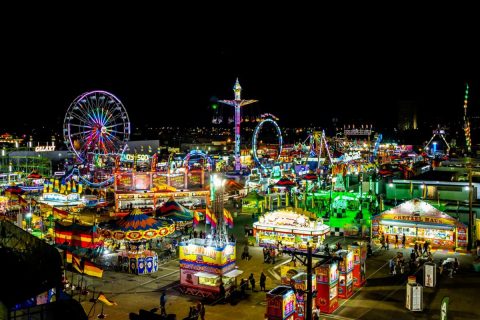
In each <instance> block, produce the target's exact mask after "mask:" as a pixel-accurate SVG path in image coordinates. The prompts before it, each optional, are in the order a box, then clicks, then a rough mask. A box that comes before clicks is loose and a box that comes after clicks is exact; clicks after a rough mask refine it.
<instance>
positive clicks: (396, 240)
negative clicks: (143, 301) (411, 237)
mask: <svg viewBox="0 0 480 320" xmlns="http://www.w3.org/2000/svg"><path fill="white" fill-rule="evenodd" d="M397 248H398V234H396V235H395V249H397Z"/></svg>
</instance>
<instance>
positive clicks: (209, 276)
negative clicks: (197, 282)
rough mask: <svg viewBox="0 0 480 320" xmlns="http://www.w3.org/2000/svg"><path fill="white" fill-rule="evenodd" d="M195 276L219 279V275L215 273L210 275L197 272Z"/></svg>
mask: <svg viewBox="0 0 480 320" xmlns="http://www.w3.org/2000/svg"><path fill="white" fill-rule="evenodd" d="M194 276H196V277H201V278H211V279H214V278H218V275H216V274H213V273H208V272H197V273H195V274H194Z"/></svg>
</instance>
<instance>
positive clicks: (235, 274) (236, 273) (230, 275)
mask: <svg viewBox="0 0 480 320" xmlns="http://www.w3.org/2000/svg"><path fill="white" fill-rule="evenodd" d="M242 273H243V270H238V269H233V270H232V271H229V272H227V273H225V274H224V275H223V276H224V277H227V278H235V277H238V276H239V275H241V274H242Z"/></svg>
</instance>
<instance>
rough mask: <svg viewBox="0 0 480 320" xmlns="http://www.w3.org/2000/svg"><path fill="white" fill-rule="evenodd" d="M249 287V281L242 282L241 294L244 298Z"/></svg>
mask: <svg viewBox="0 0 480 320" xmlns="http://www.w3.org/2000/svg"><path fill="white" fill-rule="evenodd" d="M247 286H248V281H247V280H245V279H242V280H240V294H241V296H242V298H243V297H245V290H246V289H247Z"/></svg>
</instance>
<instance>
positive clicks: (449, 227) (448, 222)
mask: <svg viewBox="0 0 480 320" xmlns="http://www.w3.org/2000/svg"><path fill="white" fill-rule="evenodd" d="M467 234H468V232H467V226H465V225H464V224H463V223H461V222H460V221H458V220H456V219H454V218H452V217H450V216H449V215H447V214H446V213H444V212H442V211H440V210H437V209H436V208H435V207H433V206H432V205H430V204H429V203H427V202H425V201H422V200H419V199H413V200H409V201H406V202H404V203H402V204H400V205H398V206H396V207H394V208H392V209H390V210H387V211H384V212H383V213H381V214H379V215H377V216H375V217H373V219H372V236H373V237H374V238H377V239H378V238H380V237H381V236H382V235H384V236H385V238H386V237H387V236H388V241H389V242H390V243H394V242H395V235H398V238H399V240H398V242H399V243H401V239H402V237H403V235H405V237H406V241H405V243H406V245H407V246H408V245H413V244H414V243H420V244H422V243H424V242H426V241H428V242H429V244H430V245H431V246H432V248H438V249H446V250H452V249H453V250H455V249H460V248H465V247H466V246H467Z"/></svg>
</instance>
